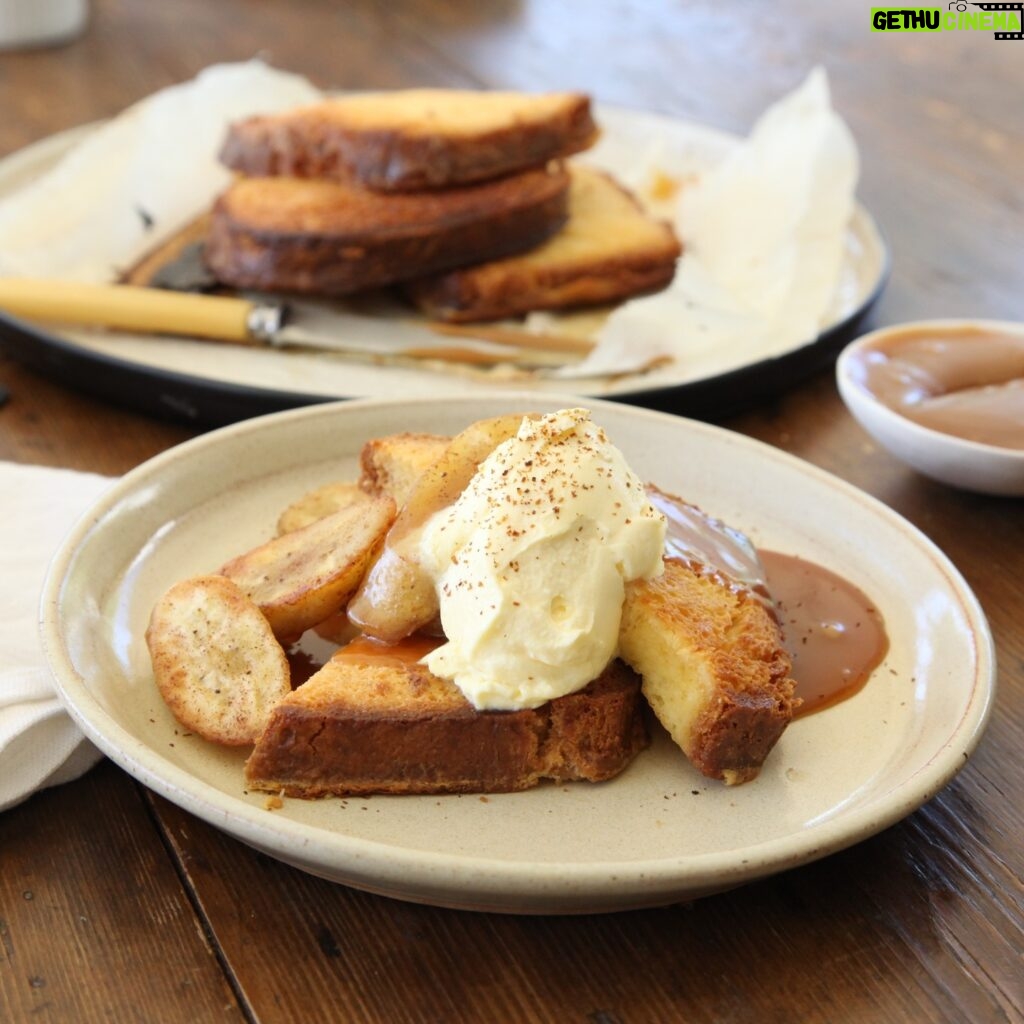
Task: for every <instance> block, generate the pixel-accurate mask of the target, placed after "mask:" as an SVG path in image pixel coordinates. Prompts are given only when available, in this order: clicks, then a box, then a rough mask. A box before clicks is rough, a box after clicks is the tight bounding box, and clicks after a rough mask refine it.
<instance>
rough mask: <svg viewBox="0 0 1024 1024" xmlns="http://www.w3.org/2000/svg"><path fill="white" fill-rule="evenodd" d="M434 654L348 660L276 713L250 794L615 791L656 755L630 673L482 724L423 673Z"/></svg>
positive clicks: (337, 658)
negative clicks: (549, 788) (649, 754)
mask: <svg viewBox="0 0 1024 1024" xmlns="http://www.w3.org/2000/svg"><path fill="white" fill-rule="evenodd" d="M428 649H429V647H428V646H424V645H423V644H417V643H416V642H415V641H413V642H412V644H411V647H410V645H409V644H406V645H403V646H399V647H398V648H388V647H384V646H381V645H377V644H374V643H373V642H372V641H368V640H366V639H359V640H356V641H355V642H354V643H353V644H351V645H349V647H347V648H346V647H343V648H341V649H340V650H339V651H338V652H337V653H336V654H335V655H334V657H333V658H332V659H331V660H330V661H329V662H328V663H327V664H326V665H325V666H324V667H323V668H322V669H321V670H320V671H319V672H317V673H316V674H315V675H314V676H313V677H312V678H311V679H309V680H308V681H307V682H306V683H304V684H303V685H302V686H300V687H299V688H298V689H297V690H295V691H294V692H293V693H292V694H291V695H289V696H288V697H286V698H285V699H284V700H283V701H282V702H280V703H279V704H278V705H277V706H276V708H275V710H274V714H273V716H272V718H271V721H270V723H269V724H268V726H267V728H266V730H265V731H264V733H263V735H262V736H261V737H260V738H259V741H258V742H257V744H256V747H255V749H254V750H253V753H252V755H251V756H250V758H249V760H248V762H247V764H246V768H245V774H246V780H247V781H248V784H249V785H250V786H251V787H253V788H254V789H261V790H269V791H271V792H282V791H283V792H284V793H285V794H287V795H289V796H299V797H319V796H326V795H329V794H335V795H346V794H351V795H358V794H370V793H393V794H399V793H503V792H511V791H514V790H520V789H528V788H530V787H532V786H536V785H537V784H538V783H539V782H540V781H541V780H542V779H553V780H556V781H560V782H564V781H570V780H577V779H587V780H590V781H592V782H597V781H601V780H604V779H609V778H612V777H613V776H615V775H617V774H618V773H619V772H621V771H622V770H623V769H624V768H625V767H626V766H627V765H628V764H629V763H630V761H632V759H633V758H634V757H635V756H636V754H637V753H639V752H640V750H642V749H643V748H644V747H645V746H646V745H647V731H646V726H645V723H644V718H643V711H642V708H643V702H642V700H641V698H640V681H639V679H638V678H637V676H636V675H635V674H634V673H633V672H632V671H630V670H629V669H628V668H626V666H624V665H623V664H622V663H621V662H613V663H612V664H611V665H609V667H608V668H607V670H606V671H605V672H604V673H603V674H602V675H601V676H600V677H599V678H598V679H596V680H595V681H594V682H592V683H591V684H590V685H589V686H587V687H586V689H584V690H581V691H580V692H579V693H575V694H571V695H569V696H567V697H559V698H558V699H556V700H553V701H549V702H548V703H547V704H544V705H542V706H541V707H539V708H535V709H533V710H529V711H485V712H481V711H476V710H475V709H474V708H473V707H472V706H471V705H470V704H469V703H468V702H467V701H466V699H465V697H463V696H462V694H461V693H460V692H459V690H458V689H457V688H456V687H455V686H454V685H453V684H452V683H449V682H447V681H445V680H443V679H439V678H438V677H437V676H434V675H432V674H431V673H430V672H429V671H428V670H427V668H426V667H425V666H423V665H421V664H418V661H417V659H418V656H420V655H421V654H423V653H425V652H426V650H428Z"/></svg>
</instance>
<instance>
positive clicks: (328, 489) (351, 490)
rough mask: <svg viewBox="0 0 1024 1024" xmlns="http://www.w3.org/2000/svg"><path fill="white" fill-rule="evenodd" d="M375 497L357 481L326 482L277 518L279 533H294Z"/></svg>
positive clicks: (291, 505) (307, 493) (293, 503)
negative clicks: (325, 517)
mask: <svg viewBox="0 0 1024 1024" xmlns="http://www.w3.org/2000/svg"><path fill="white" fill-rule="evenodd" d="M372 500H373V499H372V498H371V497H370V495H368V494H367V493H366V492H365V491H364V490H363V489H362V488H361V487H360V486H359V485H358V484H356V483H350V482H345V483H333V484H324V486H323V487H317V488H316V490H313V491H307V492H306V493H305V494H304V495H302V497H301V498H299V499H298V501H293V502H292V503H291V504H290V505H289V506H288V507H287V508H286V509H285V510H284V511H283V512H282V513H281V517H280V518H279V519H278V520H277V533H278V536H281V535H282V534H285V533H294V532H295V531H296V530H301V529H302V528H303V527H305V526H309V525H310V523H315V522H316V521H317V520H318V519H323V518H324V516H329V515H332V514H333V513H334V512H340V511H341V510H342V509H343V508H348V507H349V506H350V505H366V504H367V503H368V502H370V501H372Z"/></svg>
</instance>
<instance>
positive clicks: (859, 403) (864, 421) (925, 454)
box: [836, 320, 1024, 496]
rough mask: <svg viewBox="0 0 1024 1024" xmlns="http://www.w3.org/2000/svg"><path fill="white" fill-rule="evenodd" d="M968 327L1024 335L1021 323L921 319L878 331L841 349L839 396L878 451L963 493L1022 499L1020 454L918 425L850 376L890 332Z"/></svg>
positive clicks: (1023, 470) (1023, 453)
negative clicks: (860, 357)
mask: <svg viewBox="0 0 1024 1024" xmlns="http://www.w3.org/2000/svg"><path fill="white" fill-rule="evenodd" d="M908 328H913V329H915V330H921V329H923V330H928V331H934V332H935V333H937V334H942V333H944V332H947V331H957V330H963V329H964V328H974V329H978V330H981V331H984V330H992V331H994V332H1000V333H1010V334H1020V335H1024V324H1019V323H1012V322H1009V321H997V320H926V321H918V322H914V323H912V324H910V323H908V324H899V325H896V326H892V327H883V328H881V329H879V330H877V331H872V332H871V333H870V334H865V335H864V336H863V337H861V338H858V339H857V340H856V341H854V342H852V343H851V344H849V345H847V346H846V348H845V349H843V351H842V353H841V354H840V356H839V360H838V361H837V363H836V382H837V383H838V385H839V393H840V395H842V398H843V401H844V402H845V403H846V407H847V409H849V410H850V412H851V413H852V415H853V417H854V419H856V420H857V422H858V423H859V424H860V425H861V426H862V427H863V428H864V429H865V430H866V431H867V432H868V433H869V434H870V435H871V436H872V437H873V438H874V439H875V440H876V441H877V442H878V443H879V444H880V445H882V446H883V447H884V448H886V449H887V450H888V451H889V452H891V453H892V454H893V455H895V456H896V457H897V458H898V459H900V460H902V461H903V462H905V463H907V464H908V465H909V466H912V467H913V468H914V469H916V470H917V471H918V472H919V473H923V474H924V475H925V476H928V477H931V478H932V479H933V480H938V481H940V482H941V483H944V484H949V485H951V486H953V487H959V488H962V489H964V490H968V491H978V492H980V493H983V494H999V495H1009V496H1021V495H1024V450H1022V449H1014V448H1003V447H998V446H996V445H990V444H982V443H980V442H977V441H968V440H966V439H964V438H961V437H956V436H954V435H953V434H944V433H941V432H940V431H938V430H932V429H930V428H929V427H924V426H922V425H921V424H919V423H915V422H914V421H913V420H909V419H907V418H906V417H905V416H901V415H900V414H899V413H898V412H896V411H895V410H893V409H890V408H889V407H888V406H886V405H883V404H882V402H880V401H879V400H878V399H877V398H876V397H875V396H874V395H873V394H872V393H871V392H870V391H868V390H867V388H865V387H864V385H863V384H862V383H860V382H859V381H858V380H857V379H856V378H855V376H854V375H853V374H852V373H851V370H852V365H853V363H854V361H855V359H856V357H857V356H858V355H859V354H860V353H861V352H863V350H864V349H866V348H874V347H875V346H877V345H878V344H879V342H880V341H881V340H882V339H884V338H885V337H887V336H889V335H891V334H894V333H896V332H903V331H906V330H907V329H908Z"/></svg>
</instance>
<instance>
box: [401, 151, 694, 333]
mask: <svg viewBox="0 0 1024 1024" xmlns="http://www.w3.org/2000/svg"><path fill="white" fill-rule="evenodd" d="M571 177H572V183H571V186H570V190H569V218H568V220H567V221H566V223H565V226H564V227H563V228H562V229H561V230H560V231H559V232H558V233H557V234H554V235H552V236H551V238H549V239H548V240H547V241H546V242H544V243H542V244H541V245H539V246H537V247H535V248H534V249H531V250H529V251H528V252H524V253H519V254H515V255H512V256H507V257H504V258H502V259H499V260H492V261H489V262H483V263H479V264H476V265H474V266H468V267H462V268H458V269H456V270H452V271H449V272H447V273H444V274H441V275H438V276H434V277H429V278H424V279H421V280H416V281H412V282H410V283H409V284H407V285H406V292H407V294H408V295H409V296H410V298H411V299H412V300H413V301H414V302H415V303H416V304H417V305H418V306H419V307H420V309H421V310H422V311H423V312H424V313H426V314H427V315H428V316H431V317H434V318H435V319H439V320H446V321H449V322H468V321H481V320H500V319H503V318H505V317H512V316H518V315H520V314H522V313H526V312H529V311H530V310H536V309H564V308H569V307H576V306H588V305H597V304H600V303H607V302H614V301H617V300H620V299H624V298H627V297H629V296H631V295H636V294H638V293H641V292H648V291H653V290H656V289H658V288H662V287H664V286H665V285H667V284H668V283H669V282H670V281H671V280H672V277H673V275H674V274H675V265H676V260H677V259H678V257H679V255H680V253H681V251H682V248H681V246H680V243H679V240H678V239H677V238H676V235H675V232H674V231H673V230H672V227H671V226H670V225H669V224H667V223H665V222H663V221H660V220H657V219H655V218H654V217H651V216H650V215H649V214H647V213H646V212H645V211H644V210H643V208H642V207H641V205H640V203H639V202H638V201H637V200H636V199H635V198H634V196H633V195H632V194H631V193H629V192H628V191H626V189H624V188H622V186H620V185H619V184H618V183H617V182H615V181H614V180H613V179H612V178H611V177H610V176H609V175H607V174H604V173H602V172H601V171H596V170H594V169H592V168H588V167H582V166H574V167H572V168H571Z"/></svg>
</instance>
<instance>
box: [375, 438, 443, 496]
mask: <svg viewBox="0 0 1024 1024" xmlns="http://www.w3.org/2000/svg"><path fill="white" fill-rule="evenodd" d="M450 442H451V438H450V437H446V436H444V435H443V434H417V433H411V432H408V431H406V432H403V433H400V434H389V435H388V436H387V437H377V438H374V439H373V440H371V441H367V442H366V444H364V445H363V448H362V451H361V452H360V455H359V465H360V469H361V473H360V476H359V486H360V487H361V488H362V489H363V490H364V491H365V492H366V493H367V494H375V495H376V494H387V495H390V496H391V497H392V498H393V499H394V501H395V504H396V505H397V506H398V507H399V509H401V508H402V506H403V505H404V504H405V503H406V501H407V500H408V498H409V495H410V494H411V493H412V489H413V487H414V485H415V484H416V481H417V480H419V478H420V476H421V475H422V474H423V471H424V470H426V469H428V468H429V467H430V466H432V465H433V464H434V463H435V462H437V460H438V459H439V458H440V457H441V456H442V455H443V454H444V452H445V450H446V449H447V447H448V445H449V443H450Z"/></svg>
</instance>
